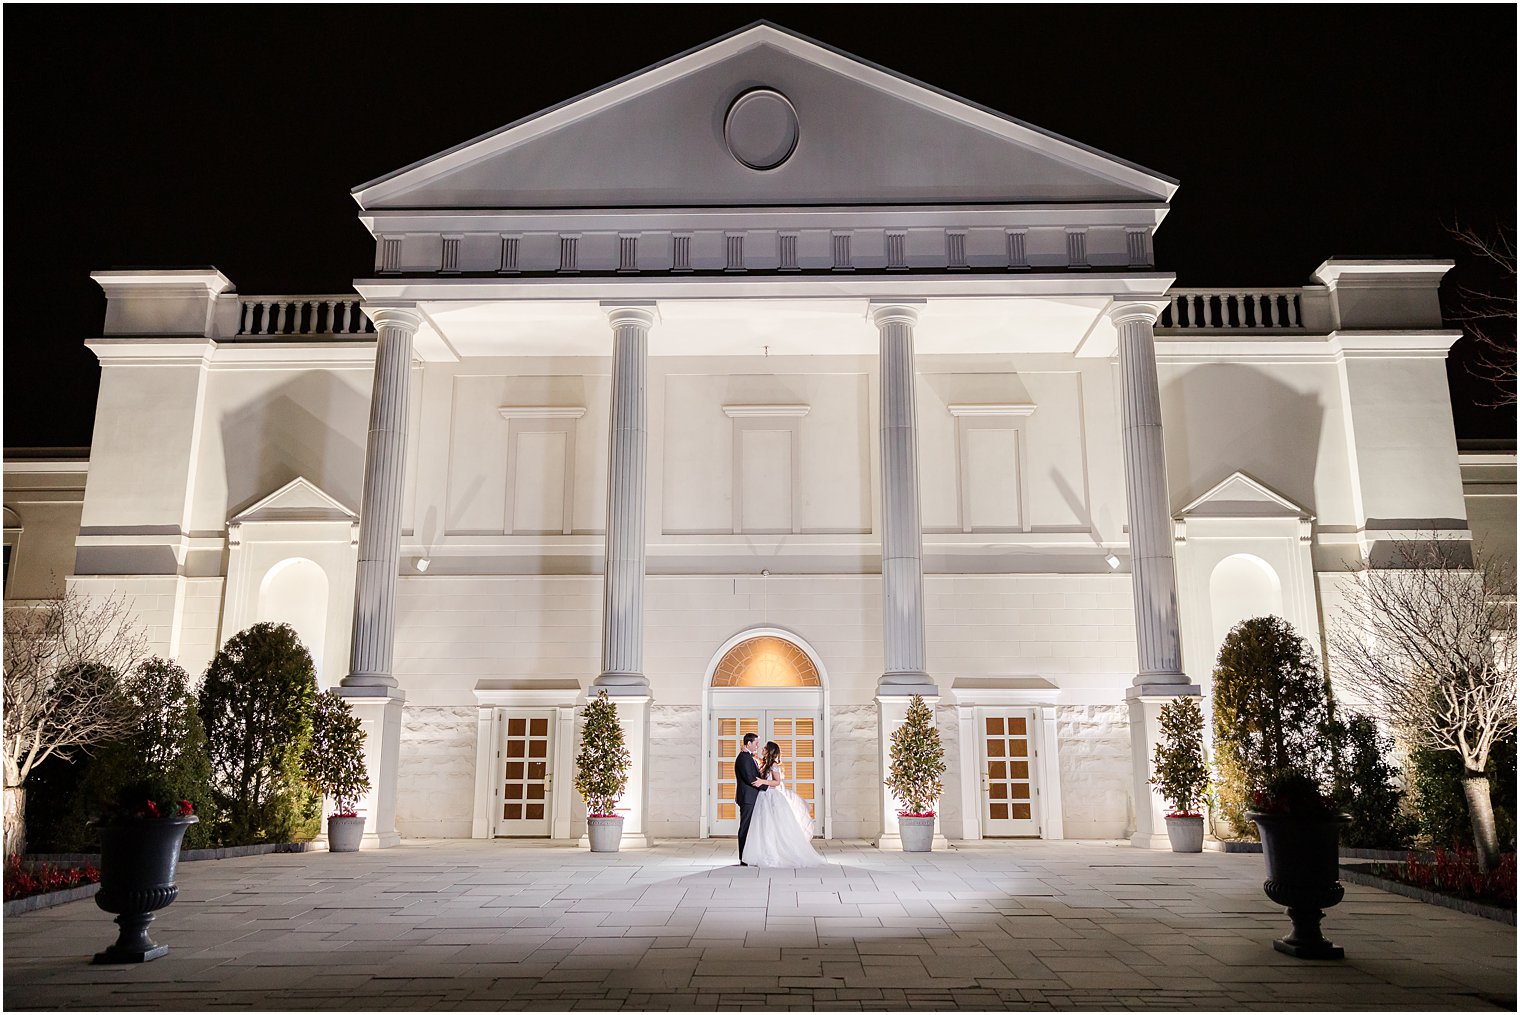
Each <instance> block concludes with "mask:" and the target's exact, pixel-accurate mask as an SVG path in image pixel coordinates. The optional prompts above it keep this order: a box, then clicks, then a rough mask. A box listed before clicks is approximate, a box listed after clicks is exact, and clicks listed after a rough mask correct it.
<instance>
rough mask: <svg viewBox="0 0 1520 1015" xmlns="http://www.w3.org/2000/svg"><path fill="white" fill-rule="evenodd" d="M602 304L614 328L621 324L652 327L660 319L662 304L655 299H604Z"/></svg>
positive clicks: (603, 311)
mask: <svg viewBox="0 0 1520 1015" xmlns="http://www.w3.org/2000/svg"><path fill="white" fill-rule="evenodd" d="M601 306H602V313H604V314H606V315H607V322H608V323H609V324H611V325H612V326H613V327H614V328H615V327H617V326H618V325H619V324H638V325H642V326H643V327H645V328H652V327H654V326H655V325H656V324H658V323H659V321H660V306H659V304H658V303H655V302H654V301H653V300H603V301H602V304H601Z"/></svg>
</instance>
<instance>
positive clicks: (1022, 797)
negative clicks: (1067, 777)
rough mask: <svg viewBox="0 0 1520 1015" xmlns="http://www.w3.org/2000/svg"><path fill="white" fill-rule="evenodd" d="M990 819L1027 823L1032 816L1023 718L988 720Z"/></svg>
mask: <svg viewBox="0 0 1520 1015" xmlns="http://www.w3.org/2000/svg"><path fill="white" fill-rule="evenodd" d="M983 732H984V735H985V743H986V754H987V773H986V775H987V816H988V818H989V819H991V820H993V821H1027V820H1029V819H1030V818H1031V817H1032V816H1033V803H1032V800H1033V796H1034V790H1033V786H1032V784H1031V781H1030V772H1029V758H1030V744H1029V725H1028V719H1027V718H1026V717H1024V716H987V717H986V719H985V720H984V722H983Z"/></svg>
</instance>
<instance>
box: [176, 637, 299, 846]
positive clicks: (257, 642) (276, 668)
mask: <svg viewBox="0 0 1520 1015" xmlns="http://www.w3.org/2000/svg"><path fill="white" fill-rule="evenodd" d="M316 696H317V678H316V673H315V671H314V670H313V668H312V662H311V653H310V652H308V651H306V647H305V646H304V645H302V644H301V640H300V639H299V638H298V637H297V636H296V632H295V629H294V628H292V627H291V626H290V625H289V624H267V623H265V624H255V625H253V626H252V627H250V628H248V629H247V630H246V631H242V632H239V633H238V634H236V635H234V636H233V637H232V638H231V639H230V640H229V641H228V642H227V644H226V645H224V646H223V647H222V650H221V651H220V652H218V653H217V654H216V658H214V659H212V660H211V665H210V666H208V667H207V668H206V679H205V680H204V681H203V682H202V683H201V689H200V696H199V708H200V716H201V721H202V722H203V723H205V726H206V743H207V747H208V751H209V754H210V757H211V786H212V797H213V799H214V800H215V802H216V809H217V819H216V821H215V823H214V828H213V831H212V838H213V840H214V842H215V843H216V844H217V845H222V846H243V845H253V844H256V843H262V842H300V841H303V840H305V839H310V838H312V837H313V836H315V835H316V833H317V829H318V824H319V820H320V816H321V808H322V802H321V800H319V799H317V798H316V796H315V795H314V794H313V793H312V792H311V790H310V789H309V788H308V786H307V785H306V780H305V777H304V773H303V772H302V771H301V753H302V752H303V751H304V750H306V746H307V744H308V743H309V742H310V740H311V724H312V714H313V710H314V708H315V699H316Z"/></svg>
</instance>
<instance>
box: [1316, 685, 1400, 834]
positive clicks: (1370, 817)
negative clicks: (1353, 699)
mask: <svg viewBox="0 0 1520 1015" xmlns="http://www.w3.org/2000/svg"><path fill="white" fill-rule="evenodd" d="M1330 729H1331V734H1332V736H1333V737H1334V739H1335V741H1336V763H1335V787H1334V796H1335V799H1336V803H1337V805H1338V806H1339V807H1340V808H1341V810H1343V811H1345V812H1346V813H1347V814H1349V815H1351V823H1350V824H1349V825H1346V826H1345V827H1343V828H1342V829H1341V845H1343V846H1355V847H1359V848H1362V849H1401V848H1403V847H1405V846H1407V845H1408V844H1409V842H1410V841H1411V839H1412V838H1413V836H1414V823H1413V822H1412V821H1410V819H1409V817H1408V816H1407V815H1405V814H1404V813H1403V802H1404V791H1403V790H1402V789H1400V788H1399V786H1398V777H1399V770H1398V768H1397V767H1396V766H1395V765H1394V764H1393V763H1392V761H1390V760H1389V758H1390V755H1391V754H1392V753H1393V738H1391V737H1388V736H1384V735H1383V734H1382V733H1381V732H1379V730H1378V728H1377V723H1375V722H1373V721H1372V719H1371V718H1369V717H1368V716H1365V715H1355V714H1353V715H1352V716H1351V718H1350V720H1348V721H1346V722H1342V721H1341V720H1340V719H1338V718H1337V719H1335V720H1334V721H1332V723H1331V726H1330Z"/></svg>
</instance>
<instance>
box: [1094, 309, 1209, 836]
mask: <svg viewBox="0 0 1520 1015" xmlns="http://www.w3.org/2000/svg"><path fill="white" fill-rule="evenodd" d="M1163 306H1165V304H1163V303H1156V304H1150V303H1122V304H1119V305H1117V306H1116V307H1115V308H1114V309H1113V310H1111V311H1109V316H1110V318H1111V319H1112V320H1113V322H1114V326H1115V327H1116V328H1117V329H1118V332H1119V398H1120V403H1121V404H1120V419H1121V422H1122V425H1123V434H1122V442H1123V447H1124V489H1125V498H1126V502H1127V503H1126V506H1127V507H1128V509H1129V545H1130V567H1131V572H1132V573H1131V576H1130V581H1131V584H1132V587H1133V589H1134V600H1135V649H1136V654H1137V656H1138V658H1139V667H1138V672H1137V673H1136V675H1135V679H1134V686H1133V687H1131V688H1130V689H1129V691H1128V693H1127V694H1126V695H1125V698H1126V701H1127V704H1128V706H1129V730H1130V763H1131V773H1132V775H1131V778H1132V781H1131V786H1132V787H1133V792H1134V799H1135V831H1134V834H1133V835H1132V836H1131V837H1130V842H1131V843H1132V844H1133V845H1135V846H1138V847H1141V848H1145V849H1167V848H1169V847H1168V843H1167V836H1166V820H1165V815H1166V807H1165V804H1164V801H1163V800H1162V799H1161V797H1160V795H1159V794H1158V793H1156V792H1155V790H1154V788H1153V787H1152V786H1151V783H1150V780H1151V776H1152V775H1153V774H1154V773H1153V771H1152V761H1153V759H1152V753H1151V752H1152V748H1153V747H1154V746H1155V744H1156V743H1157V742H1158V741H1159V739H1160V718H1159V717H1160V710H1161V707H1162V706H1163V705H1164V704H1165V703H1166V702H1168V701H1170V700H1171V699H1172V698H1176V697H1182V696H1196V695H1197V694H1198V693H1199V688H1198V685H1196V684H1193V683H1190V682H1189V680H1188V678H1187V676H1186V675H1185V674H1184V673H1183V672H1182V635H1181V632H1180V631H1179V629H1178V622H1177V569H1176V565H1175V564H1174V563H1173V560H1172V519H1171V497H1170V494H1169V493H1168V489H1167V482H1166V446H1165V444H1164V443H1163V442H1162V439H1161V384H1160V381H1159V380H1158V379H1157V376H1156V336H1155V331H1154V324H1155V320H1156V314H1157V313H1159V312H1160V310H1161V308H1162V307H1163Z"/></svg>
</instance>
